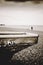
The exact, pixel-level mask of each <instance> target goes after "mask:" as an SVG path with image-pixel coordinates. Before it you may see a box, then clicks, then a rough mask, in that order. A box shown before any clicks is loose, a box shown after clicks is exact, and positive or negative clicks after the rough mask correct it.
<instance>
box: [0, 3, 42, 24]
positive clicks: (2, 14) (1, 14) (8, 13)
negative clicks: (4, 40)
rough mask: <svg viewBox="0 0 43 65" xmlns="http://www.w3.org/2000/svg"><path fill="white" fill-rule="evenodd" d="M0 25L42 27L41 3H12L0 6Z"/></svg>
mask: <svg viewBox="0 0 43 65" xmlns="http://www.w3.org/2000/svg"><path fill="white" fill-rule="evenodd" d="M0 23H4V24H7V25H43V3H41V4H33V3H31V2H24V3H21V2H18V3H16V2H14V3H4V4H0Z"/></svg>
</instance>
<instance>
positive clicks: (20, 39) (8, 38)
mask: <svg viewBox="0 0 43 65" xmlns="http://www.w3.org/2000/svg"><path fill="white" fill-rule="evenodd" d="M38 37H39V35H38V34H34V33H28V32H0V41H1V42H2V41H3V42H4V43H7V44H9V43H10V42H12V43H13V42H14V43H16V44H18V43H37V42H38Z"/></svg>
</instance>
